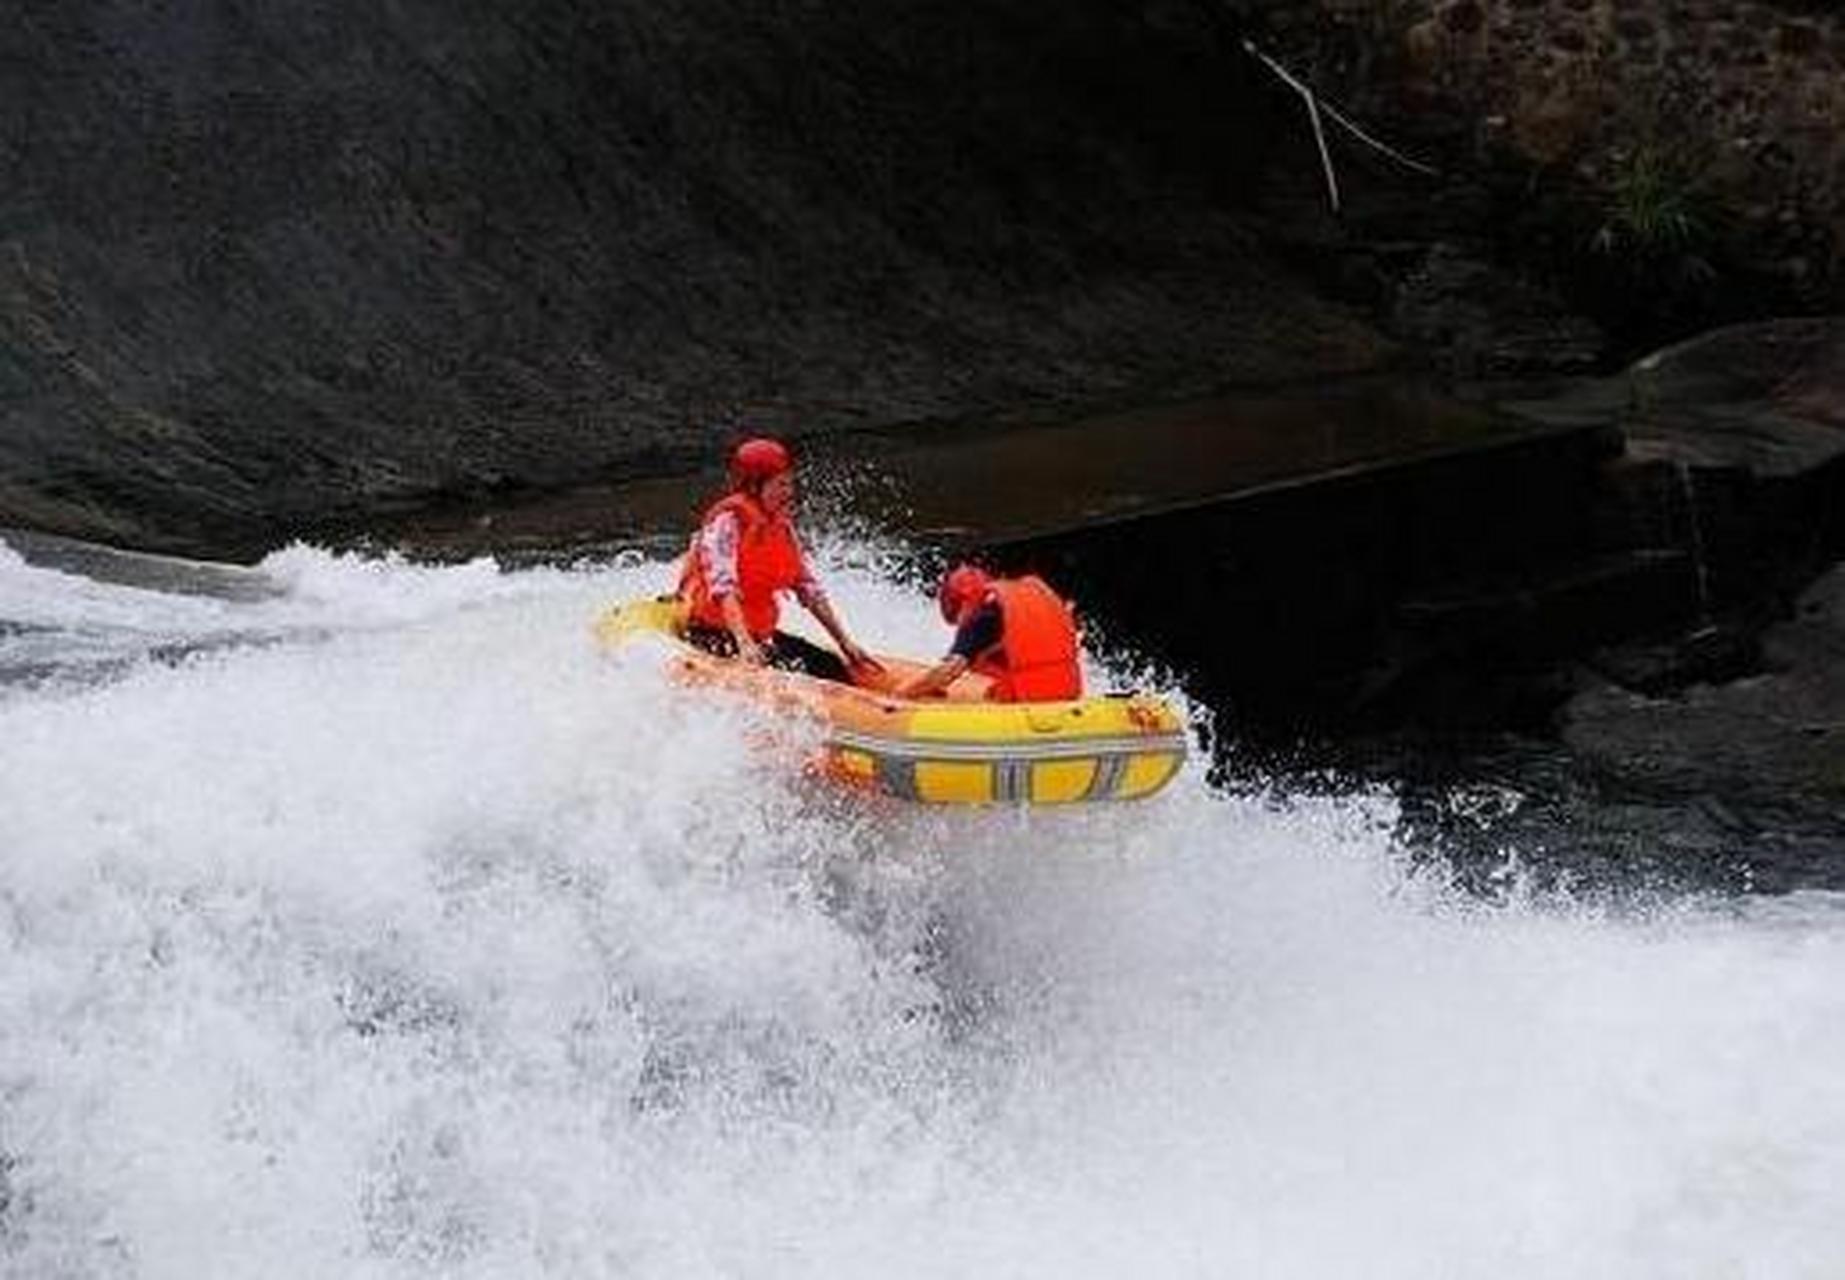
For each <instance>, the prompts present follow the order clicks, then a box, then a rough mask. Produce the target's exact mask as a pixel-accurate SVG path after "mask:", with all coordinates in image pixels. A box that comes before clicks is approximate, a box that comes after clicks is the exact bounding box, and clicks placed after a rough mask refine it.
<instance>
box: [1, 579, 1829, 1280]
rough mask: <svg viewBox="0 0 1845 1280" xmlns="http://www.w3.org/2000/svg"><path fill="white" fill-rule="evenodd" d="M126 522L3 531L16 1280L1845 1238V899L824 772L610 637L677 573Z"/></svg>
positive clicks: (1304, 1271) (1627, 1257)
mask: <svg viewBox="0 0 1845 1280" xmlns="http://www.w3.org/2000/svg"><path fill="white" fill-rule="evenodd" d="M879 554H880V553H878V552H877V550H876V549H874V548H867V547H864V546H860V545H851V544H847V545H841V546H835V547H833V548H832V549H831V558H832V560H833V561H834V563H833V565H832V567H831V569H830V571H829V573H828V574H827V577H828V580H829V582H830V583H831V584H832V586H833V590H834V595H835V598H836V600H837V601H838V603H839V604H840V606H841V608H842V611H843V613H844V614H845V615H846V617H847V618H848V620H849V621H850V622H851V623H852V624H853V626H854V629H855V630H856V631H857V632H859V633H860V635H861V637H862V638H863V639H864V640H865V641H866V642H867V643H869V644H871V645H872V647H884V648H890V649H898V650H916V651H930V650H933V649H935V648H937V647H938V646H939V645H940V644H941V642H942V638H943V637H942V635H941V632H940V627H939V623H938V622H937V621H936V620H935V619H934V617H933V616H932V611H931V609H930V608H929V606H928V605H927V603H926V601H925V600H924V599H923V597H922V596H921V595H919V594H918V593H916V592H915V591H913V590H909V589H904V588H899V587H894V586H891V585H888V578H887V576H886V575H885V573H884V572H883V571H882V570H883V568H884V567H885V566H883V565H881V564H880V563H879ZM138 563H139V562H127V563H126V568H124V569H123V570H122V571H121V572H118V573H115V574H113V575H103V576H104V577H109V576H113V577H115V578H117V579H119V580H117V581H105V580H102V579H101V578H99V577H97V576H93V575H91V574H89V573H80V572H76V571H75V570H74V569H71V568H64V569H59V568H56V567H48V566H46V565H45V564H42V563H41V564H37V565H35V564H32V563H28V561H27V560H26V559H25V558H24V557H22V556H21V555H19V554H18V553H17V552H16V551H15V550H10V549H7V548H5V547H0V1272H3V1273H4V1274H5V1275H7V1276H17V1277H34V1278H37V1277H70V1278H73V1280H74V1278H77V1277H149V1278H152V1277H168V1278H174V1280H178V1278H186V1280H192V1278H195V1277H219V1276H223V1277H265V1278H277V1277H294V1276H299V1277H316V1278H319V1277H380V1278H382V1277H408V1276H419V1277H421V1276H430V1275H442V1276H453V1277H490V1276H491V1277H534V1276H572V1277H575V1276H583V1277H600V1276H610V1277H614V1276H621V1277H697V1276H740V1277H759V1276H760V1277H780V1276H879V1277H906V1276H937V1277H949V1276H953V1277H964V1276H986V1277H998V1276H1019V1277H1055V1278H1056V1280H1072V1278H1074V1277H1088V1276H1106V1277H1117V1276H1123V1275H1137V1276H1145V1277H1191V1276H1197V1277H1207V1276H1208V1277H1221V1276H1260V1277H1354V1276H1365V1277H1404V1278H1411V1277H1413V1278H1415V1280H1430V1278H1431V1277H1488V1276H1490V1277H1494V1280H1518V1278H1523V1277H1557V1278H1560V1280H1561V1278H1564V1277H1567V1278H1569V1280H1587V1278H1591V1277H1620V1278H1622V1280H1630V1278H1636V1277H1661V1278H1665V1277H1670V1278H1671V1280H1684V1278H1686V1277H1813V1278H1815V1280H1819V1278H1821V1277H1836V1276H1839V1275H1841V1274H1845V895H1834V894H1826V893H1819V892H1806V893H1797V894H1792V895H1785V896H1778V897H1767V896H1745V895H1725V894H1693V893H1685V894H1681V895H1677V896H1672V895H1663V894H1660V893H1657V892H1655V893H1650V894H1644V895H1642V894H1636V895H1633V896H1631V897H1627V898H1623V897H1622V896H1621V895H1618V894H1615V895H1610V894H1608V893H1599V894H1597V895H1596V896H1595V898H1594V900H1593V901H1590V900H1587V899H1584V900H1576V899H1573V898H1571V897H1570V896H1569V895H1568V894H1567V893H1562V892H1544V893H1529V894H1525V893H1519V892H1516V891H1512V892H1508V893H1504V894H1500V895H1497V896H1495V897H1493V898H1491V899H1490V900H1487V899H1483V898H1482V897H1481V896H1480V895H1478V894H1469V893H1464V892H1461V891H1459V890H1457V889H1455V888H1454V887H1452V885H1451V884H1450V883H1448V878H1447V877H1444V876H1443V875H1442V874H1441V872H1440V863H1439V859H1431V858H1429V857H1427V856H1412V851H1410V850H1408V849H1406V848H1405V847H1404V846H1403V844H1402V843H1401V837H1400V836H1399V835H1398V834H1396V833H1397V832H1399V831H1400V829H1401V827H1400V824H1399V822H1398V821H1397V818H1398V814H1397V811H1396V802H1395V800H1394V799H1393V797H1392V795H1391V793H1390V789H1389V788H1388V787H1387V786H1385V787H1378V788H1376V789H1373V790H1369V791H1360V792H1358V793H1356V794H1351V795H1346V796H1341V797H1329V796H1307V795H1288V794H1286V793H1285V789H1280V788H1278V789H1276V790H1275V791H1273V792H1271V793H1269V794H1264V795H1254V794H1239V795H1231V794H1226V793H1222V792H1219V791H1216V790H1213V788H1212V787H1211V786H1210V785H1209V784H1208V782H1207V780H1206V778H1205V776H1204V770H1203V769H1202V768H1198V767H1193V768H1191V769H1189V770H1188V772H1187V773H1186V774H1185V775H1184V776H1182V777H1181V778H1180V780H1179V781H1178V782H1177V783H1175V784H1174V786H1173V787H1171V788H1170V789H1169V790H1168V791H1167V792H1165V793H1164V794H1163V795H1161V796H1160V797H1158V798H1157V799H1155V800H1154V801H1151V802H1149V803H1147V804H1144V805H1140V806H1136V807H1122V808H1109V809H1095V810H1089V811H1083V812H1060V811H1058V812H1027V813H1019V812H1000V811H994V812H972V813H937V812H923V811H917V810H911V809H906V808H902V807H898V806H895V805H889V804H883V803H876V802H865V801H862V800H856V799H849V798H845V797H841V796H838V795H834V794H831V793H829V792H827V791H824V790H821V789H818V788H816V787H815V786H814V785H812V784H809V783H806V782H803V781H802V780H801V779H800V778H799V777H798V776H796V775H795V774H794V773H792V772H791V771H789V770H787V769H785V768H783V767H781V766H780V765H779V764H778V762H776V761H775V760H773V759H765V758H764V757H763V756H762V755H761V754H760V753H759V752H758V751H756V750H755V749H754V748H753V747H752V745H751V743H752V741H753V740H755V736H754V735H752V733H751V732H750V720H749V718H748V714H747V713H746V712H745V711H744V710H743V709H741V708H738V707H735V706H730V705H727V704H724V703H722V702H714V701H712V700H711V699H710V698H708V697H705V696H699V695H694V694H689V693H687V692H685V691H681V690H676V689H674V688H672V687H671V686H669V685H668V684H667V683H666V682H665V681H664V680H663V679H662V678H661V676H660V674H659V672H658V670H657V665H656V663H654V662H652V661H647V660H643V659H641V658H639V657H634V658H628V659H622V658H611V657H609V656H607V655H603V654H599V653H598V652H597V651H596V650H595V648H594V647H593V646H592V644H591V643H590V641H589V635H588V624H589V622H590V619H591V618H592V616H593V614H594V612H595V611H596V610H597V609H598V608H599V607H600V606H602V605H603V604H605V603H606V602H609V601H611V600H614V599H618V598H622V597H627V596H632V595H636V594H640V593H643V592H653V591H656V590H658V589H659V588H660V587H661V586H662V585H664V584H665V583H666V581H667V578H668V568H667V566H666V565H665V564H664V563H662V562H657V561H652V560H648V559H646V558H644V557H641V556H638V555H636V556H630V557H627V558H625V559H623V560H620V561H617V562H615V563H610V564H600V565H591V566H584V567H578V568H572V569H562V568H549V569H528V570H521V571H517V572H503V571H501V570H499V569H497V568H496V567H494V566H493V565H492V564H491V563H489V562H485V561H483V562H478V563H473V564H467V565H461V566H451V567H427V566H416V565H411V564H406V563H402V562H398V561H391V560H379V559H362V558H357V557H352V556H341V555H335V554H331V553H328V552H324V551H320V550H315V549H311V548H303V547H296V548H292V549H289V550H287V551H283V552H280V553H277V554H275V555H273V556H271V557H270V558H269V559H268V560H266V561H265V562H263V563H262V564H261V565H260V566H257V567H256V568H255V569H252V570H249V571H247V572H243V573H228V572H227V573H222V574H214V573H206V572H204V571H202V570H201V571H199V572H197V573H192V572H190V571H188V570H187V569H186V567H185V566H177V567H175V566H166V567H162V566H160V565H158V564H157V563H155V562H147V563H146V565H145V567H142V568H137V567H136V566H137V564H138ZM1097 674H1098V676H1101V677H1104V678H1106V677H1107V676H1108V674H1109V673H1103V672H1098V673H1097ZM1129 674H1130V673H1126V672H1116V673H1113V676H1114V677H1115V678H1118V679H1126V678H1128V677H1129ZM1219 729H1220V730H1221V731H1222V732H1225V733H1228V734H1231V735H1234V726H1233V725H1220V726H1219ZM1516 854H1517V851H1516V850H1509V851H1508V859H1509V860H1510V861H1511V862H1512V863H1513V864H1514V865H1515V863H1516Z"/></svg>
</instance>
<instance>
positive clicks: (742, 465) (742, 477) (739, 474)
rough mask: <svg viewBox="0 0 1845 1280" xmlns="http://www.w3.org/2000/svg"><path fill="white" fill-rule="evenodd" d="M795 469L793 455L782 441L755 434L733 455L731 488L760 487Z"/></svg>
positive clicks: (756, 488) (733, 451)
mask: <svg viewBox="0 0 1845 1280" xmlns="http://www.w3.org/2000/svg"><path fill="white" fill-rule="evenodd" d="M793 469H794V458H793V457H792V456H791V455H790V454H789V452H788V446H787V445H785V444H783V443H782V442H781V441H780V440H771V439H769V438H768V437H767V436H756V437H754V438H752V439H749V440H745V441H744V442H743V443H742V444H739V445H738V446H737V447H736V448H735V449H734V450H732V451H731V455H730V487H731V488H732V489H748V490H751V491H754V490H758V489H761V488H762V486H763V484H764V483H765V482H766V481H768V480H771V479H773V478H774V477H776V476H779V475H781V474H782V473H783V472H784V471H792V470H793Z"/></svg>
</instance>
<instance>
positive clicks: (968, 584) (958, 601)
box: [935, 564, 993, 627]
mask: <svg viewBox="0 0 1845 1280" xmlns="http://www.w3.org/2000/svg"><path fill="white" fill-rule="evenodd" d="M992 582H993V580H992V579H991V578H989V577H987V575H986V573H985V572H984V571H982V570H980V569H978V568H976V567H975V566H973V565H971V564H958V565H956V566H955V567H954V568H952V569H950V570H949V571H948V572H947V573H946V574H944V575H943V576H942V585H941V588H940V589H939V590H938V591H937V592H936V593H935V602H936V603H937V604H938V605H940V606H941V609H942V621H943V622H946V623H947V624H948V625H949V626H951V627H957V626H960V625H961V614H962V613H963V612H964V611H965V610H967V609H968V608H969V607H970V606H972V605H976V604H978V603H980V601H981V599H982V598H983V597H984V596H985V595H986V594H987V588H988V587H989V586H991V585H992Z"/></svg>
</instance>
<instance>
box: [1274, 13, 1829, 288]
mask: <svg viewBox="0 0 1845 1280" xmlns="http://www.w3.org/2000/svg"><path fill="white" fill-rule="evenodd" d="M1264 9H1265V13H1266V17H1267V20H1268V24H1269V27H1270V30H1271V31H1272V32H1273V33H1274V34H1275V37H1276V39H1277V41H1278V43H1279V44H1280V45H1281V46H1282V47H1284V48H1285V49H1287V50H1288V51H1289V53H1290V54H1291V56H1294V57H1297V58H1299V59H1300V60H1301V61H1302V62H1303V63H1305V64H1308V65H1311V66H1312V67H1313V68H1314V70H1315V74H1316V78H1317V79H1318V80H1319V82H1320V84H1321V85H1322V87H1323V88H1324V89H1326V90H1327V91H1329V92H1334V93H1337V94H1339V95H1341V96H1344V97H1346V98H1348V99H1349V100H1351V101H1352V102H1354V103H1356V104H1359V105H1361V106H1362V107H1363V109H1364V110H1365V111H1366V112H1367V113H1368V114H1370V115H1371V116H1372V117H1373V118H1374V119H1378V118H1381V119H1386V120H1389V121H1391V122H1392V123H1393V124H1394V125H1395V126H1396V127H1398V128H1400V129H1404V130H1407V131H1408V132H1410V133H1412V134H1419V135H1422V136H1425V137H1434V138H1438V139H1442V140H1443V141H1445V143H1446V147H1445V156H1444V159H1446V160H1447V161H1448V162H1449V163H1450V164H1455V165H1460V166H1463V167H1464V166H1466V165H1468V164H1470V163H1471V164H1479V163H1481V162H1482V161H1484V160H1485V159H1486V158H1487V157H1490V156H1492V155H1495V154H1498V155H1501V156H1505V155H1510V156H1512V157H1515V158H1517V159H1519V160H1520V161H1522V162H1524V163H1525V164H1527V165H1529V166H1530V168H1531V169H1532V171H1533V172H1534V174H1542V173H1544V172H1546V171H1548V172H1550V173H1555V174H1561V175H1563V176H1564V177H1565V178H1566V179H1568V180H1574V181H1577V182H1579V183H1581V184H1582V185H1583V187H1584V189H1585V190H1586V191H1587V192H1588V193H1589V195H1590V198H1591V199H1599V200H1601V201H1602V202H1603V205H1604V208H1603V209H1602V210H1601V213H1602V216H1603V218H1604V220H1605V221H1606V222H1609V223H1612V224H1613V225H1612V226H1611V230H1612V231H1613V232H1614V233H1615V234H1617V235H1618V234H1621V233H1622V231H1623V228H1621V227H1620V226H1619V223H1620V221H1621V220H1622V219H1623V218H1625V217H1628V216H1629V215H1632V214H1636V213H1637V214H1639V215H1642V216H1644V215H1646V214H1647V213H1649V212H1651V213H1652V214H1655V215H1657V214H1660V213H1661V212H1669V210H1668V209H1666V208H1665V206H1667V205H1670V206H1672V207H1673V208H1678V209H1683V210H1687V211H1689V213H1690V215H1691V217H1692V218H1693V220H1694V222H1696V223H1698V224H1700V225H1697V226H1695V227H1693V228H1692V233H1693V236H1694V237H1695V238H1696V239H1698V240H1699V241H1700V242H1707V243H1708V244H1710V245H1715V244H1718V243H1721V244H1722V245H1724V246H1725V247H1726V248H1727V250H1728V251H1729V252H1730V253H1732V254H1733V255H1737V256H1739V257H1740V258H1741V259H1743V260H1744V261H1746V262H1747V264H1748V265H1749V266H1751V267H1752V268H1755V269H1758V270H1760V271H1763V272H1765V273H1766V274H1767V275H1768V276H1770V277H1771V278H1773V279H1774V280H1777V281H1779V282H1780V283H1781V284H1783V285H1785V286H1786V288H1787V289H1788V291H1789V293H1790V296H1793V297H1795V298H1797V299H1803V300H1804V301H1806V302H1807V303H1809V304H1811V305H1814V306H1837V305H1839V304H1840V303H1841V302H1842V301H1845V297H1842V296H1841V293H1840V287H1839V286H1840V279H1841V275H1840V266H1841V260H1840V258H1841V254H1842V253H1845V128H1841V126H1842V125H1845V14H1841V13H1840V12H1839V11H1838V10H1837V8H1836V6H1833V5H1830V4H1823V3H1816V2H1814V0H1312V2H1310V3H1299V4H1291V5H1290V4H1281V5H1269V6H1265V7H1264ZM1540 180H1541V179H1539V178H1534V182H1536V181H1540ZM1624 204H1625V205H1626V206H1628V207H1627V208H1623V207H1622V206H1623V205H1624ZM1626 230H1627V231H1630V232H1631V231H1632V230H1634V229H1633V228H1627V229H1626ZM1653 230H1654V231H1655V232H1657V231H1659V230H1660V228H1658V227H1655V228H1653ZM1640 231H1641V232H1642V233H1643V234H1644V233H1645V231H1646V229H1645V228H1641V229H1640ZM1667 234H1670V231H1669V229H1667ZM1696 247H1702V245H1700V246H1696Z"/></svg>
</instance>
